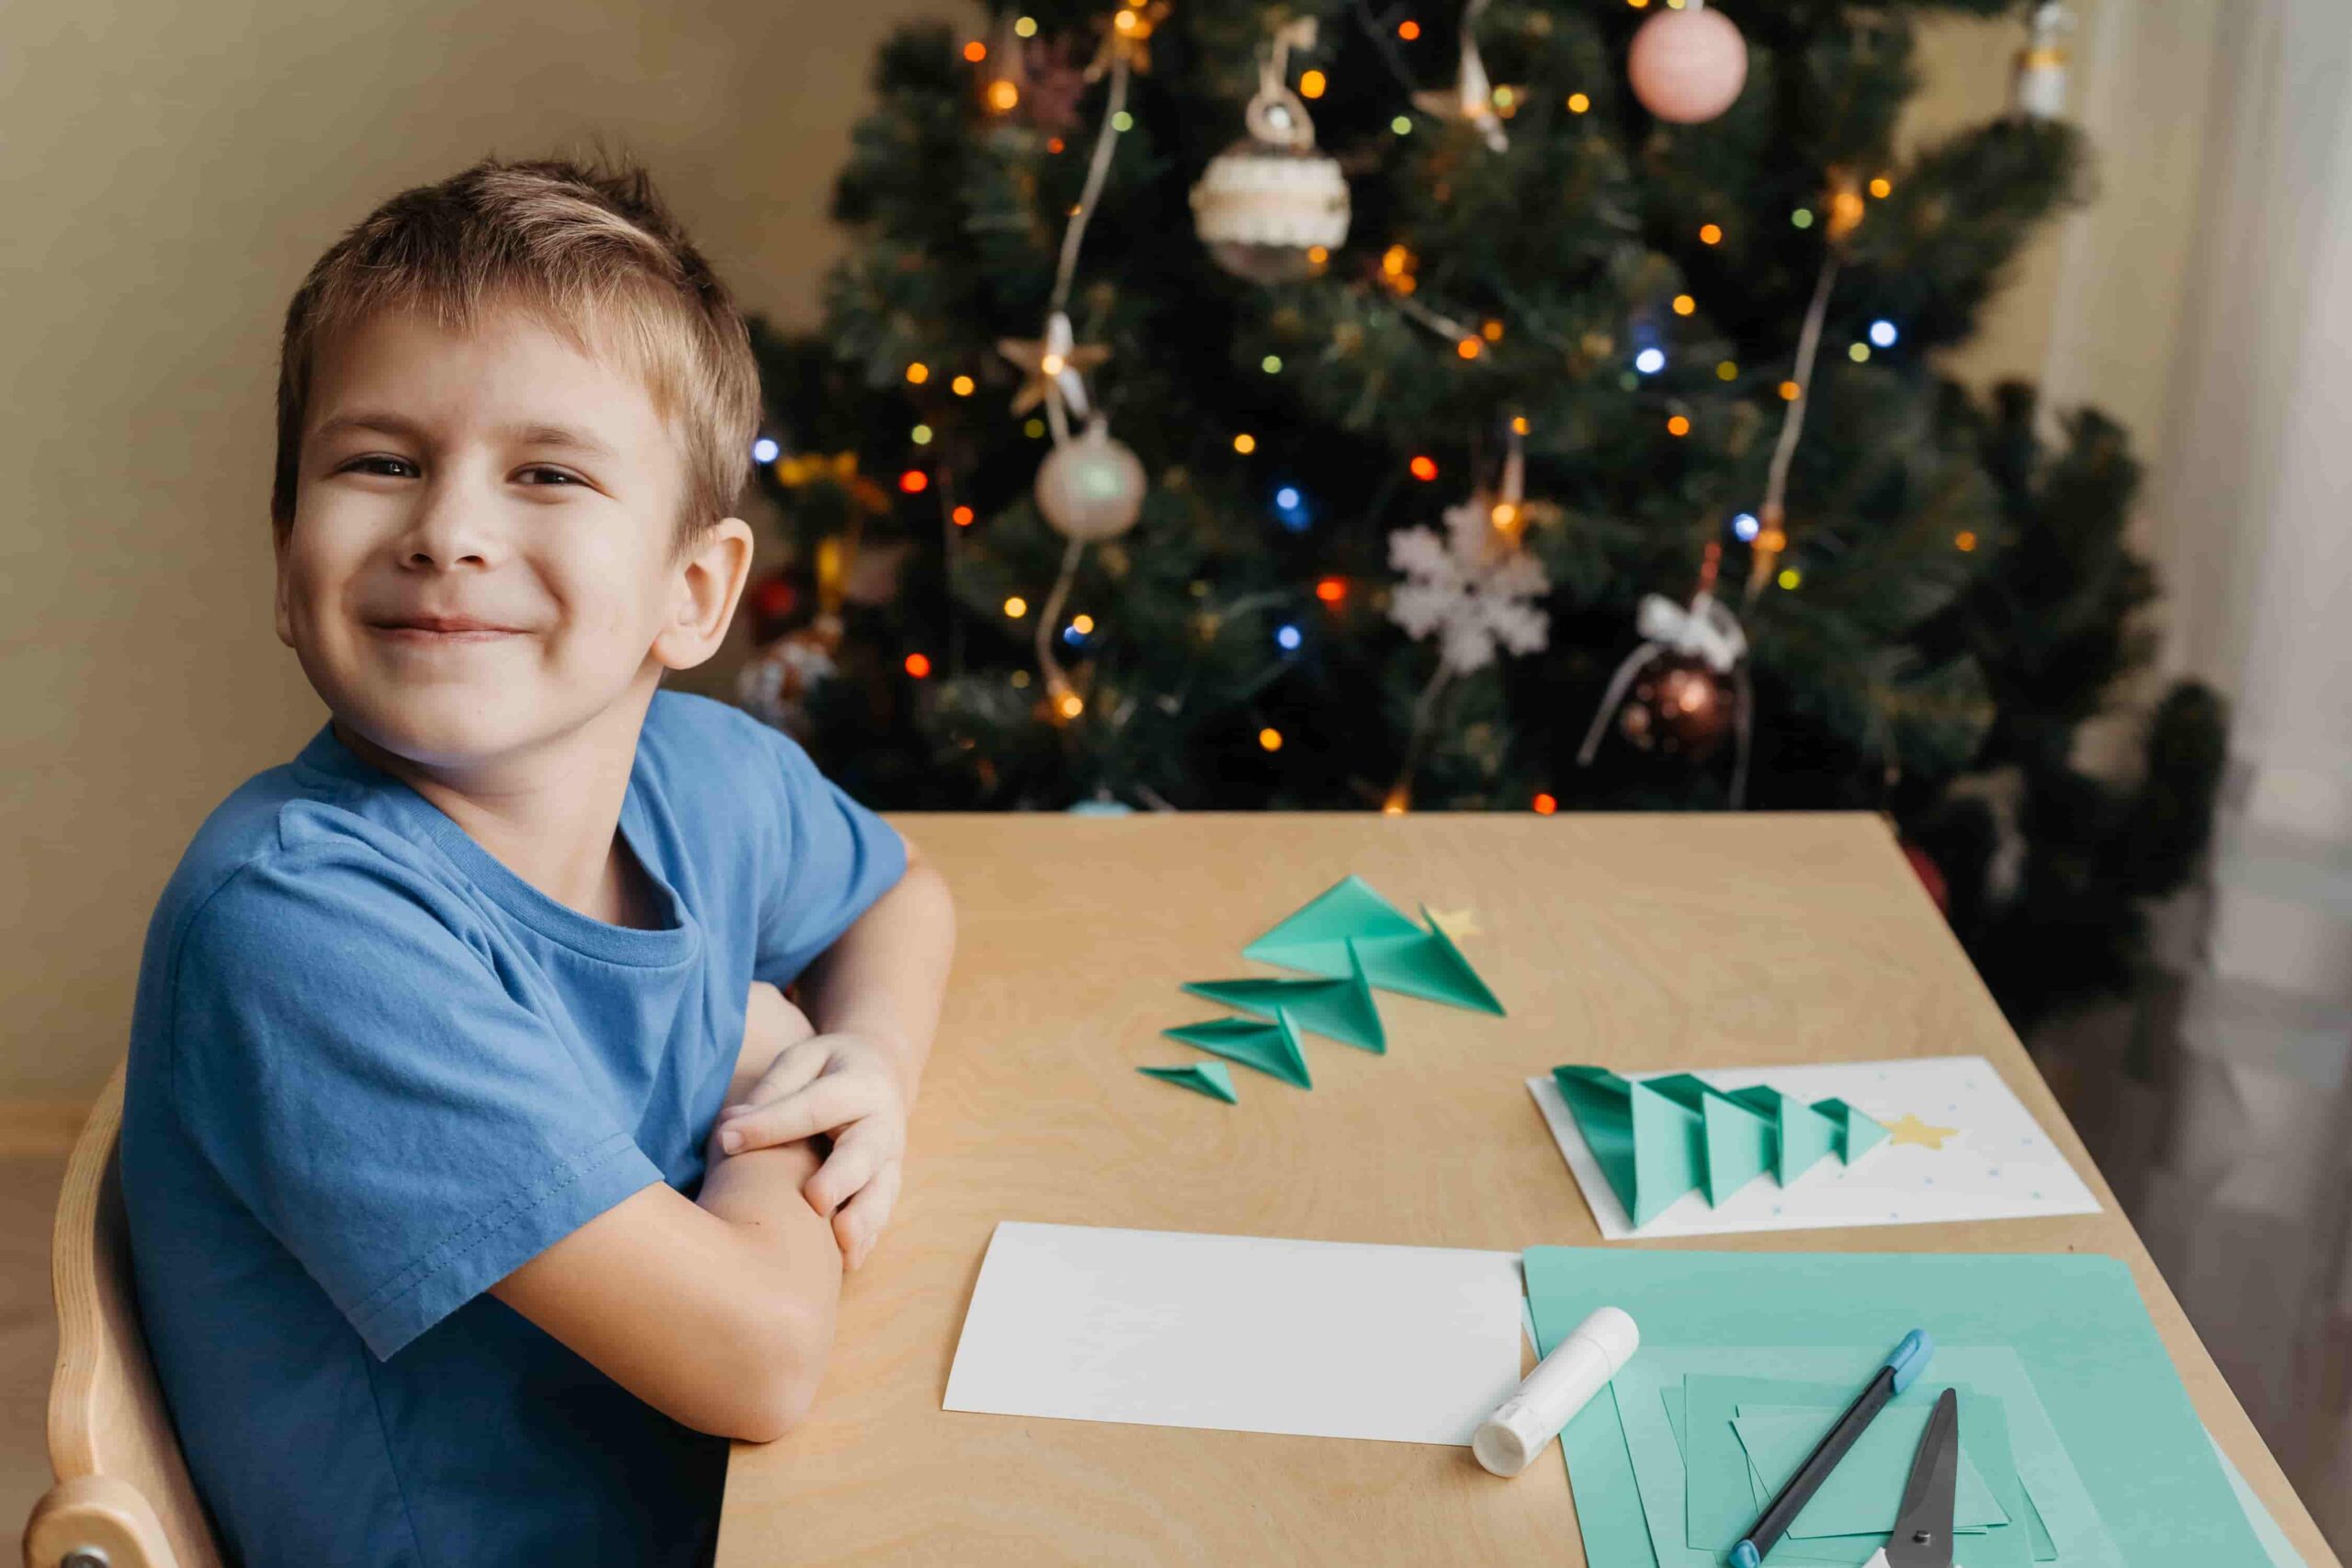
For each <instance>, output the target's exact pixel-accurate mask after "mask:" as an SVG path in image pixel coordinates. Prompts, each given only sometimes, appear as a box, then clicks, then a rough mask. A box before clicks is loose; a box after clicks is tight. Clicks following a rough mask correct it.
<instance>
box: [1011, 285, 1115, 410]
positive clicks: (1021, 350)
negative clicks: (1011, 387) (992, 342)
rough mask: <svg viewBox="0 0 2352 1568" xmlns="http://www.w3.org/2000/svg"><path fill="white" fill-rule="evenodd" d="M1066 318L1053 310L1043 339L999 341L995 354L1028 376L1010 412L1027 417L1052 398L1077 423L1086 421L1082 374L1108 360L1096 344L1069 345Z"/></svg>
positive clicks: (1105, 351) (1108, 354)
mask: <svg viewBox="0 0 2352 1568" xmlns="http://www.w3.org/2000/svg"><path fill="white" fill-rule="evenodd" d="M1071 336H1072V334H1071V332H1070V325H1069V317H1068V316H1066V315H1064V314H1062V312H1060V311H1059V310H1056V311H1055V312H1054V313H1053V314H1052V315H1051V316H1049V317H1047V318H1046V335H1045V336H1044V337H1001V338H999V339H997V340H996V351H997V352H998V353H999V354H1001V355H1004V356H1005V357H1006V358H1007V359H1010V360H1012V363H1014V364H1015V365H1018V366H1019V367H1021V368H1022V369H1023V371H1025V372H1026V373H1027V379H1025V380H1023V382H1022V383H1021V389H1020V390H1019V391H1018V392H1015V393H1014V394H1013V395H1012V412H1014V413H1016V414H1023V413H1027V412H1029V411H1030V410H1031V409H1033V408H1035V407H1036V406H1037V405H1038V404H1039V403H1041V402H1044V401H1045V400H1046V399H1048V398H1053V399H1056V400H1059V401H1060V402H1062V403H1063V404H1065V405H1066V406H1067V407H1068V408H1069V410H1070V412H1073V413H1075V414H1077V415H1078V416H1079V417H1080V419H1083V418H1085V417H1086V384H1085V382H1084V381H1082V380H1080V372H1081V371H1086V370H1091V369H1092V368H1094V367H1096V366H1097V365H1100V364H1102V363H1103V361H1104V360H1106V359H1108V358H1110V357H1111V350H1110V349H1109V348H1108V347H1107V346H1106V345H1104V344H1099V343H1072V342H1071V341H1070V339H1071Z"/></svg>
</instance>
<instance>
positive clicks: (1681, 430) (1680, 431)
mask: <svg viewBox="0 0 2352 1568" xmlns="http://www.w3.org/2000/svg"><path fill="white" fill-rule="evenodd" d="M1666 433H1667V434H1668V435H1688V434H1691V422H1690V421H1689V420H1688V419H1686V418H1684V417H1683V416H1682V415H1680V414H1676V415H1675V416H1674V417H1673V418H1672V419H1669V420H1668V421H1667V422H1666Z"/></svg>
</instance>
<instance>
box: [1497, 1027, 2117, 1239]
mask: <svg viewBox="0 0 2352 1568" xmlns="http://www.w3.org/2000/svg"><path fill="white" fill-rule="evenodd" d="M1624 1076H1625V1077H1628V1078H1634V1079H1639V1078H1646V1077H1665V1076H1667V1075H1665V1074H1663V1073H1627V1074H1625V1075H1624ZM1692 1076H1693V1077H1698V1078H1701V1079H1703V1080H1704V1081H1705V1082H1707V1083H1710V1084H1712V1085H1713V1086H1714V1087H1715V1088H1717V1089H1746V1088H1747V1087H1748V1086H1749V1085H1751V1084H1759V1083H1764V1084H1770V1085H1771V1086H1772V1087H1773V1088H1774V1089H1779V1090H1780V1091H1781V1093H1783V1094H1786V1095H1789V1096H1791V1097H1792V1098H1794V1099H1797V1100H1803V1101H1804V1102H1805V1103H1806V1104H1808V1105H1810V1104H1813V1103H1814V1102H1815V1101H1816V1100H1832V1099H1835V1100H1845V1101H1846V1102H1847V1103H1848V1104H1849V1105H1852V1106H1854V1107H1855V1108H1856V1109H1858V1110H1860V1111H1863V1112H1865V1113H1866V1114H1868V1115H1870V1116H1871V1117H1873V1118H1875V1119H1876V1120H1878V1121H1879V1122H1883V1123H1885V1124H1886V1125H1887V1126H1889V1127H1891V1128H1893V1129H1894V1136H1893V1137H1891V1138H1889V1139H1888V1140H1887V1142H1885V1143H1883V1144H1881V1145H1879V1146H1878V1147H1876V1148H1874V1149H1871V1151H1870V1152H1868V1153H1867V1154H1865V1155H1863V1156H1862V1157H1861V1158H1860V1159H1859V1160H1856V1161H1855V1162H1854V1163H1853V1164H1852V1165H1850V1166H1849V1165H1847V1164H1846V1163H1844V1162H1843V1161H1842V1160H1840V1159H1838V1156H1836V1155H1831V1156H1829V1157H1828V1158H1827V1159H1825V1160H1823V1161H1821V1162H1820V1163H1819V1164H1817V1165H1815V1167H1814V1168H1812V1169H1811V1170H1809V1171H1807V1172H1805V1173H1804V1175H1803V1176H1800V1177H1799V1178H1797V1179H1796V1180H1795V1181H1794V1182H1793V1183H1792V1184H1791V1185H1789V1186H1787V1187H1782V1186H1781V1184H1780V1183H1779V1181H1777V1180H1775V1179H1773V1176H1772V1174H1771V1172H1770V1171H1767V1172H1766V1173H1765V1174H1764V1175H1762V1176H1760V1177H1758V1178H1757V1179H1755V1180H1754V1181H1751V1182H1749V1183H1748V1184H1747V1186H1746V1187H1743V1188H1741V1189H1740V1190H1738V1191H1737V1192H1735V1193H1733V1194H1731V1195H1730V1196H1729V1197H1727V1198H1725V1199H1724V1201H1723V1203H1722V1204H1721V1205H1719V1206H1717V1207H1714V1208H1709V1207H1708V1206H1707V1201H1706V1198H1705V1196H1704V1195H1703V1194H1702V1193H1698V1192H1692V1193H1689V1194H1686V1195H1685V1196H1684V1197H1682V1198H1681V1199H1679V1201H1676V1202H1675V1203H1674V1204H1673V1205H1672V1206H1670V1207H1669V1208H1668V1209H1667V1210H1665V1212H1663V1213H1660V1214H1658V1215H1657V1217H1655V1218H1654V1219H1652V1220H1651V1221H1650V1223H1649V1224H1645V1225H1644V1226H1643V1227H1642V1228H1641V1229H1640V1230H1638V1231H1636V1230H1635V1229H1634V1227H1633V1225H1632V1224H1629V1223H1628V1220H1627V1216H1626V1213H1625V1206H1624V1205H1623V1203H1621V1202H1619V1201H1618V1200H1617V1194H1616V1192H1615V1190H1613V1189H1611V1187H1610V1185H1609V1182H1608V1180H1607V1179H1606V1178H1604V1177H1603V1176H1602V1175H1601V1174H1600V1161H1598V1160H1596V1159H1594V1158H1593V1156H1592V1151H1591V1150H1590V1149H1589V1148H1588V1147H1586V1145H1585V1141H1584V1134H1582V1133H1581V1132H1579V1131H1578V1130H1577V1123H1576V1118H1575V1117H1574V1116H1572V1115H1570V1114H1569V1112H1568V1104H1567V1101H1566V1100H1564V1099H1563V1098H1561V1095H1560V1088H1559V1085H1558V1084H1557V1083H1555V1082H1554V1081H1553V1078H1552V1076H1551V1075H1550V1074H1549V1073H1546V1074H1544V1076H1543V1077H1534V1078H1530V1079H1528V1080H1527V1089H1528V1092H1529V1093H1531V1094H1532V1095H1533V1096H1534V1097H1535V1103H1536V1105H1537V1106H1538V1107H1539V1108H1540V1109H1541V1110H1542V1111H1543V1112H1544V1121H1545V1122H1547V1123H1549V1124H1550V1126H1551V1129H1552V1137H1553V1140H1554V1141H1555V1143H1557V1144H1558V1145H1560V1153H1561V1154H1562V1155H1563V1156H1566V1159H1567V1162H1568V1168H1569V1169H1570V1170H1571V1171H1573V1172H1575V1173H1576V1179H1577V1186H1578V1187H1580V1188H1582V1189H1583V1190H1584V1200H1585V1202H1586V1203H1587V1204H1588V1205H1589V1206H1590V1208H1591V1210H1592V1217H1593V1218H1594V1219H1595V1220H1596V1221H1598V1222H1599V1223H1600V1234H1601V1236H1602V1237H1603V1239H1605V1240H1609V1241H1623V1240H1624V1239H1625V1238H1627V1237H1629V1236H1635V1235H1638V1236H1642V1237H1645V1238H1646V1237H1649V1236H1658V1235H1724V1233H1726V1232H1730V1231H1786V1230H1817V1229H1821V1228H1824V1227H1826V1226H1831V1225H1905V1224H1926V1223H1928V1222H1930V1221H1936V1220H2009V1219H2021V1218H2030V1217H2032V1216H2035V1215H2040V1214H2095V1213H2098V1199H2097V1198H2094V1197H2092V1196H2091V1191H2090V1189H2089V1188H2087V1187H2086V1186H2084V1185H2083V1180H2082V1178H2080V1177H2078V1176H2076V1175H2075V1169H2074V1167H2072V1166H2070V1165H2068V1164H2067V1163H2066V1156H2064V1155H2062V1154H2060V1153H2059V1152H2058V1146H2057V1145H2055V1144H2052V1142H2051V1141H2050V1138H2049V1135H2048V1134H2045V1133H2043V1132H2042V1130H2041V1124H2040V1123H2038V1122H2035V1121H2034V1119H2033V1113H2032V1112H2031V1111H2028V1110H2027V1109H2026V1108H2025V1106H2024V1105H2023V1104H2022V1103H2020V1102H2019V1101H2018V1097H2017V1096H2016V1095H2014V1094H2012V1093H2010V1092H2009V1086H2008V1085H2007V1084H2005V1083H2003V1082H2002V1081H2001V1075H2000V1074H1999V1073H1997V1072H1996V1071H1995V1070H1994V1068H1993V1064H1992V1063H1990V1062H1988V1061H1986V1060H1985V1058H1984V1057H1982V1056H1920V1057H1911V1058H1907V1059H1905V1060H1902V1061H1894V1062H1831V1063H1809V1064H1806V1065H1804V1066H1785V1067H1740V1068H1724V1069H1710V1070H1708V1071H1705V1072H1698V1073H1694V1074H1693V1075H1692Z"/></svg>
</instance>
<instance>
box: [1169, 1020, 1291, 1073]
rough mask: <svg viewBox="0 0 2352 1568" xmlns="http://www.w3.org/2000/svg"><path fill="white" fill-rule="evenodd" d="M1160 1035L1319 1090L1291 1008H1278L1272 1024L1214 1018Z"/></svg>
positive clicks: (1219, 1065)
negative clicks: (1308, 1067)
mask: <svg viewBox="0 0 2352 1568" xmlns="http://www.w3.org/2000/svg"><path fill="white" fill-rule="evenodd" d="M1160 1032H1161V1033H1162V1034H1165V1035H1167V1036H1168V1037H1169V1038H1170V1040H1182V1042H1183V1043H1185V1044H1187V1045H1197V1046H1199V1047H1200V1048H1201V1049H1202V1050H1204V1051H1207V1052H1211V1053H1213V1054H1215V1055H1219V1056H1223V1057H1225V1058H1226V1060H1227V1061H1232V1062H1238V1063H1240V1064H1241V1065H1242V1066H1245V1067H1255V1068H1257V1069H1258V1070H1259V1071H1260V1072H1261V1073H1264V1074H1266V1075H1267V1076H1268V1077H1277V1078H1280V1079H1282V1080H1283V1082H1284V1083H1292V1084H1296V1085H1297V1086H1298V1087H1299V1088H1301V1089H1313V1088H1314V1087H1315V1080H1314V1079H1313V1078H1312V1077H1309V1076H1308V1075H1307V1071H1306V1053H1305V1052H1304V1051H1301V1050H1300V1049H1299V1048H1298V1030H1297V1028H1296V1027H1295V1025H1294V1024H1293V1023H1292V1022H1291V1020H1290V1010H1288V1009H1287V1008H1281V1007H1277V1008H1276V1009H1274V1021H1273V1022H1272V1023H1261V1022H1259V1021H1257V1020H1255V1019H1249V1018H1213V1019H1210V1020H1208V1021H1206V1022H1204V1023H1183V1024H1179V1025H1177V1026H1176V1027H1175V1028H1173V1029H1163V1030H1161V1031H1160ZM1201 1066H1203V1067H1204V1068H1208V1067H1215V1068H1216V1070H1217V1071H1218V1072H1220V1073H1222V1072H1224V1071H1225V1067H1224V1065H1223V1064H1222V1063H1217V1062H1204V1063H1202V1064H1201Z"/></svg>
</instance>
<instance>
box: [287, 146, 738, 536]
mask: <svg viewBox="0 0 2352 1568" xmlns="http://www.w3.org/2000/svg"><path fill="white" fill-rule="evenodd" d="M502 306H503V307H509V308H519V309H520V310H523V311H525V312H526V314H528V315H530V316H531V317H533V318H535V319H537V321H540V322H541V323H542V324H544V325H545V326H547V327H548V329H549V330H550V331H552V332H555V333H558V334H559V335H560V336H561V337H562V338H564V339H565V341H567V342H568V343H570V344H571V346H572V347H573V348H574V349H575V350H577V351H578V352H580V353H582V354H583V355H598V354H599V353H600V352H601V353H605V354H612V355H617V357H618V359H619V361H620V362H621V363H623V364H624V365H626V366H627V367H628V368H629V369H631V370H633V371H634V372H635V373H636V374H637V375H638V376H639V378H641V379H642V380H643V382H644V384H645V387H646V389H647V391H648V393H649V394H650V398H651V400H652V403H653V406H654V407H655V409H656V410H657V411H658V412H660V413H661V415H662V420H663V421H664V423H666V424H667V425H668V426H669V428H670V429H671V431H672V433H673V435H674V436H675V437H676V438H677V441H678V445H679V447H680V456H681V457H682V459H683V463H684V473H685V481H686V482H685V494H684V498H683V503H682V505H681V508H680V513H679V515H678V516H677V518H676V519H675V521H674V528H675V532H674V535H673V558H678V559H683V558H684V557H685V555H686V554H687V553H688V551H689V548H690V547H691V546H692V545H693V544H694V542H695V539H696V538H698V537H699V536H701V535H702V533H703V532H704V530H705V529H707V527H708V526H709V525H711V524H713V523H715V522H717V521H718V519H720V518H722V517H726V516H729V515H731V514H732V513H734V511H735V508H736V505H737V503H738V502H740V501H741V497H742V491H743V483H744V480H745V479H747V478H749V476H750V473H751V460H752V436H753V435H754V434H756V433H757V431H758V428H759V420H760V377H759V367H758V364H757V363H756V362H755V361H754V360H753V358H752V345H751V338H750V334H749V333H747V332H746V331H745V329H744V325H743V319H742V316H741V314H740V313H739V312H738V311H737V310H736V308H735V304H734V300H733V299H732V297H731V296H730V295H729V292H728V290H727V288H726V287H725V286H724V285H723V284H721V283H720V282H719V281H718V278H717V276H714V275H713V274H712V272H711V270H710V267H709V265H707V263H706V262H705V261H704V260H703V258H702V254H701V253H700V252H698V251H696V250H695V247H694V245H693V244H692V243H689V242H688V240H687V239H686V236H685V232H684V230H683V229H682V228H680V227H679V225H678V223H677V222H676V220H674V219H673V218H672V217H671V215H670V213H669V210H668V209H667V208H666V207H664V206H663V204H662V199H661V197H659V196H657V195H656V194H655V193H654V190H653V185H652V181H651V178H650V176H649V175H647V173H646V172H645V170H644V169H642V168H641V167H639V166H637V165H636V164H633V163H632V162H630V161H629V160H628V159H627V158H626V157H625V156H624V157H622V158H620V159H617V160H607V159H602V158H600V160H599V162H598V164H595V165H593V166H591V165H583V164H579V163H576V162H573V161H571V160H570V159H560V158H546V159H532V160H525V161H519V162H502V161H500V160H498V159H495V158H485V159H483V160H482V161H481V162H480V163H478V164H474V165H473V167H471V168H469V169H467V170H465V171H464V172H463V173H461V174H458V175H452V176H450V177H449V178H448V179H446V180H443V181H441V182H440V183H439V184H437V185H429V186H416V187H415V188H413V189H411V190H404V191H402V192H401V193H400V194H399V195H398V196H395V197H392V198H391V199H390V200H389V201H386V202H385V203H384V204H383V205H382V206H380V207H379V208H377V209H376V210H375V211H373V212H371V213H369V214H368V216H367V217H366V218H364V219H362V220H360V221H359V222H358V223H356V224H355V225H353V226H352V228H351V229H350V230H349V231H346V232H345V234H344V236H343V237H342V238H341V239H339V240H337V241H336V242H335V243H334V244H333V245H332V246H330V247H329V248H328V250H327V253H326V254H324V255H322V256H321V257H320V258H319V259H318V261H317V262H316V263H315V264H314V265H312V266H311V271H310V276H307V277H305V278H304V279H303V280H302V286H301V287H300V288H298V289H296V290H295V291H294V299H293V301H292V302H291V303H290V304H289V305H288V307H287V310H286V333H285V339H284V342H283V344H282V345H281V348H280V351H279V357H278V370H277V476H276V479H275V482H274V484H273V486H272V488H271V492H270V503H269V510H270V521H271V523H272V524H273V525H274V526H275V527H276V529H277V533H278V535H279V536H281V537H283V536H284V535H285V533H286V531H287V530H288V528H290V527H291V526H292V525H293V522H294V502H295V497H296V494H297V489H298V480H299V477H300V468H301V458H302V433H303V430H304V427H305V423H306V420H307V417H308V410H309V404H310V396H311V375H312V370H313V367H314V366H315V365H316V362H317V355H318V349H319V345H320V344H321V343H322V341H323V340H324V339H325V337H326V335H327V334H328V333H333V332H335V331H338V330H342V329H345V328H348V327H351V326H354V325H356V324H357V323H358V322H360V321H365V320H366V319H368V317H370V316H371V315H373V314H375V313H376V312H378V311H379V310H413V311H417V312H420V313H423V314H425V315H429V316H430V317H431V319H432V320H433V321H435V323H437V324H438V325H440V326H442V327H444V328H446V329H449V330H454V331H460V332H462V331H468V330H470V329H471V328H472V327H473V326H474V325H475V324H476V323H477V322H478V321H480V320H481V317H482V315H483V313H484V312H485V311H486V310H490V309H493V308H497V307H502Z"/></svg>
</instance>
